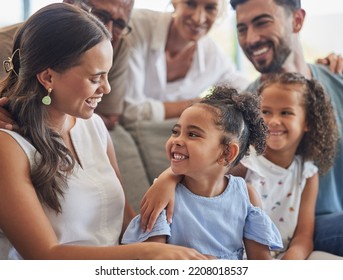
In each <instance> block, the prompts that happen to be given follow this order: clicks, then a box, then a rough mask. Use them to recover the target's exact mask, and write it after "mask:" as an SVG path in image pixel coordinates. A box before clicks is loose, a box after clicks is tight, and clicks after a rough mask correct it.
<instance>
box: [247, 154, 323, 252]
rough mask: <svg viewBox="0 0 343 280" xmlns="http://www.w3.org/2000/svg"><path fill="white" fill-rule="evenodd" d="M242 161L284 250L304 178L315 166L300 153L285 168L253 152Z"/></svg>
mask: <svg viewBox="0 0 343 280" xmlns="http://www.w3.org/2000/svg"><path fill="white" fill-rule="evenodd" d="M241 163H242V164H243V165H244V166H245V167H247V168H248V171H247V174H246V177H245V180H246V182H247V183H248V184H251V185H252V186H253V187H254V188H255V189H256V190H257V192H258V193H259V194H260V197H261V200H262V208H263V210H264V211H265V212H266V213H267V214H268V215H269V217H270V218H271V219H272V221H273V222H274V223H275V225H276V226H277V228H278V229H279V231H280V233H281V236H282V241H283V246H284V250H287V247H288V245H289V242H290V240H291V238H292V236H293V234H294V231H295V228H296V225H297V220H298V215H299V208H300V201H301V194H302V192H303V190H304V187H305V184H306V180H307V179H308V178H310V177H312V176H313V175H314V174H315V173H316V172H317V171H318V168H317V167H316V166H315V165H314V164H313V162H311V161H306V162H303V160H302V157H301V156H295V158H294V161H293V162H292V164H291V165H290V166H289V168H287V169H284V168H282V167H280V166H278V165H275V164H274V163H272V162H270V161H269V160H267V159H266V158H265V157H263V156H256V153H255V152H254V151H252V152H251V155H250V156H248V157H246V158H244V159H243V160H242V161H241ZM276 255H277V253H276Z"/></svg>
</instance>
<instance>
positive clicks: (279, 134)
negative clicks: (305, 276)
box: [234, 73, 339, 259]
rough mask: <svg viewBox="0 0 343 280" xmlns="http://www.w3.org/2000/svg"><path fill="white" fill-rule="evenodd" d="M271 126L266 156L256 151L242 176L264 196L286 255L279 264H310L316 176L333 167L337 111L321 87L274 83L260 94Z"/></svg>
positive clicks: (279, 78) (284, 79) (289, 78)
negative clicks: (305, 261) (287, 261)
mask: <svg viewBox="0 0 343 280" xmlns="http://www.w3.org/2000/svg"><path fill="white" fill-rule="evenodd" d="M258 93H259V95H260V96H261V98H262V99H261V112H262V115H263V119H264V120H265V122H266V124H267V126H268V132H269V133H268V137H267V148H266V152H265V153H264V155H257V154H256V153H255V152H254V151H253V150H252V151H251V155H250V156H248V157H245V158H244V159H243V160H242V161H241V163H240V168H239V172H237V169H236V172H234V174H235V175H240V176H242V177H243V178H245V180H246V182H247V184H248V185H251V186H252V187H253V188H254V189H255V190H256V191H257V192H258V193H259V195H260V197H261V204H262V209H263V210H264V211H266V213H267V214H268V215H269V217H270V218H271V219H272V221H273V222H274V223H275V224H276V226H277V227H278V229H279V231H280V233H281V235H282V240H283V245H284V249H283V250H281V251H275V252H273V253H274V254H273V255H274V257H275V258H282V259H306V258H307V257H308V256H309V255H310V254H311V252H312V251H313V235H314V225H315V204H316V199H317V194H318V185H319V183H318V173H320V174H323V173H325V172H326V171H327V170H328V169H329V168H330V167H331V165H332V164H333V161H334V158H335V155H336V147H337V142H338V138H339V137H338V135H339V134H338V130H337V126H336V121H335V116H334V113H333V108H332V105H331V102H330V100H329V97H328V95H326V94H325V92H324V90H323V87H322V86H321V85H320V84H319V83H318V82H317V81H315V80H308V79H305V78H304V77H303V76H302V75H300V74H298V73H283V74H278V75H274V76H272V77H270V78H269V79H268V80H266V81H265V82H264V83H263V84H262V85H261V87H260V88H259V91H258Z"/></svg>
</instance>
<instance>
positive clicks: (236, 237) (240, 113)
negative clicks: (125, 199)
mask: <svg viewBox="0 0 343 280" xmlns="http://www.w3.org/2000/svg"><path fill="white" fill-rule="evenodd" d="M258 102H259V99H258V97H257V96H256V95H252V94H238V93H237V91H236V90H234V89H231V88H227V87H224V86H222V87H216V88H215V89H214V91H213V93H212V95H210V96H208V97H207V98H205V99H203V100H202V101H201V102H199V103H195V104H194V105H192V106H191V107H189V108H187V109H186V110H185V111H184V112H183V113H182V114H181V116H180V119H179V120H178V122H177V124H175V125H174V127H173V129H172V135H171V136H170V138H169V140H168V141H167V143H166V151H167V155H168V157H169V159H170V163H171V170H172V171H173V173H174V174H177V175H179V176H180V177H181V176H182V180H181V181H180V182H179V183H178V184H177V186H176V195H175V208H174V219H173V222H172V223H171V224H169V223H168V222H167V219H166V214H165V210H164V211H163V212H162V214H161V215H159V217H158V219H157V222H156V224H155V226H154V227H153V229H152V231H143V230H142V229H141V226H140V223H141V220H140V216H136V217H135V218H134V219H133V221H131V223H130V225H129V226H128V229H127V230H126V232H125V233H124V236H123V240H122V242H123V243H133V242H141V241H159V242H167V243H170V244H176V245H183V246H186V247H191V248H195V249H196V250H198V251H199V252H200V253H202V254H205V255H211V256H213V257H215V258H218V259H242V257H243V252H244V248H243V241H244V245H245V249H246V252H247V256H248V258H249V259H271V255H270V250H269V248H270V247H271V248H274V249H276V248H278V249H280V248H281V247H282V242H281V237H280V234H279V232H278V230H277V228H276V227H275V225H274V224H273V223H272V222H271V220H270V218H269V217H268V216H267V215H266V214H265V213H264V212H263V211H262V210H261V209H260V208H258V207H255V206H253V205H252V204H251V202H250V200H249V194H248V188H247V186H246V184H245V181H244V180H243V179H242V178H239V177H234V176H232V175H227V173H228V171H229V170H230V169H231V168H232V167H234V166H235V165H236V164H237V163H238V162H239V161H240V160H241V159H242V158H243V157H244V156H245V155H246V154H247V153H248V149H249V146H250V145H253V146H254V147H255V150H256V152H257V153H258V154H260V153H263V152H264V150H265V143H266V142H265V140H266V126H265V124H264V122H263V119H262V117H261V115H260V111H259V103H258Z"/></svg>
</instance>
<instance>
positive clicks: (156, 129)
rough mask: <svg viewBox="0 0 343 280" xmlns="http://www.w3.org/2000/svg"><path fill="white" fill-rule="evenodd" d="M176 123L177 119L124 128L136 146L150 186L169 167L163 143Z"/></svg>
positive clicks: (135, 124)
mask: <svg viewBox="0 0 343 280" xmlns="http://www.w3.org/2000/svg"><path fill="white" fill-rule="evenodd" d="M176 122H177V119H169V120H165V121H162V122H154V121H138V122H135V123H133V124H130V125H127V126H125V128H126V129H127V131H129V132H130V134H131V135H132V137H133V138H134V140H135V142H136V144H137V147H138V149H139V152H140V154H141V157H142V160H143V164H144V166H145V170H146V173H147V175H148V179H149V182H150V184H152V182H153V180H154V179H155V178H157V177H158V176H159V175H160V174H161V172H163V171H164V170H165V169H166V168H167V167H168V166H169V165H170V163H169V160H168V158H167V155H166V151H165V143H166V141H167V139H168V138H169V137H170V135H171V129H172V128H173V126H174V124H175V123H176Z"/></svg>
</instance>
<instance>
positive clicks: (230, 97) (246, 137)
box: [200, 85, 267, 167]
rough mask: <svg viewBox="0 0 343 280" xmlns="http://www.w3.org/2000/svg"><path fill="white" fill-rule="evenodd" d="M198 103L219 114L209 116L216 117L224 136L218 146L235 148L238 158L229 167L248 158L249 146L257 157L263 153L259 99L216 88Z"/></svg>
mask: <svg viewBox="0 0 343 280" xmlns="http://www.w3.org/2000/svg"><path fill="white" fill-rule="evenodd" d="M200 103H202V104H207V105H209V106H212V107H214V108H216V109H218V110H219V112H220V113H219V114H218V110H213V112H214V113H215V114H217V116H216V117H215V124H216V125H217V126H218V128H219V129H221V130H223V131H224V132H225V133H224V136H223V139H222V144H224V145H228V144H229V143H231V142H232V141H237V142H238V144H239V154H238V156H237V158H236V159H235V160H234V161H233V162H232V163H231V167H234V166H235V165H236V164H237V163H238V162H239V161H240V160H241V159H242V158H243V156H245V155H248V154H249V146H250V145H252V146H254V148H255V150H256V152H257V154H262V153H263V152H264V151H265V148H266V135H267V126H266V125H265V122H264V121H263V118H262V116H261V113H260V99H259V97H258V96H257V95H256V94H252V93H249V92H245V93H240V94H239V93H238V92H237V90H236V89H234V88H231V87H227V86H225V85H218V86H215V87H214V88H213V89H212V91H211V93H210V94H209V95H207V96H206V97H205V98H203V99H202V100H201V101H200Z"/></svg>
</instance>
